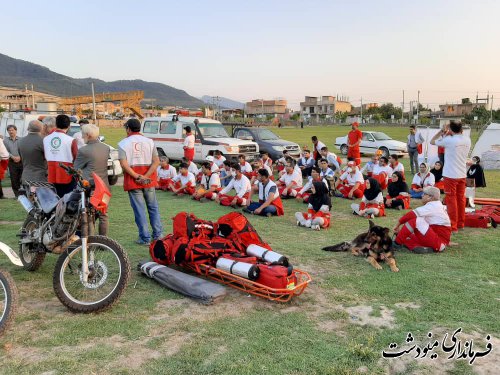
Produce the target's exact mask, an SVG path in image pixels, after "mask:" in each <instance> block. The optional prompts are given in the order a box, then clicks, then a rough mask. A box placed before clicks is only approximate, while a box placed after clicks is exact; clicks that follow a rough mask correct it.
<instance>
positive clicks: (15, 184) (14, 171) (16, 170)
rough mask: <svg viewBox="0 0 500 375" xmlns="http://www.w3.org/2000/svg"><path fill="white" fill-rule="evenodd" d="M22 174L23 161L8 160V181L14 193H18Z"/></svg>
mask: <svg viewBox="0 0 500 375" xmlns="http://www.w3.org/2000/svg"><path fill="white" fill-rule="evenodd" d="M22 174H23V163H21V162H19V163H16V162H14V161H12V160H9V175H10V183H11V186H12V190H13V191H14V195H15V196H16V198H17V196H18V195H19V189H20V188H21V175H22Z"/></svg>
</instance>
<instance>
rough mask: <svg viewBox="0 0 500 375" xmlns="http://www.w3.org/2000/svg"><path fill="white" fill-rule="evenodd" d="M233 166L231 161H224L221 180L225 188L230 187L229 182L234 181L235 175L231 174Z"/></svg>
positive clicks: (220, 175)
mask: <svg viewBox="0 0 500 375" xmlns="http://www.w3.org/2000/svg"><path fill="white" fill-rule="evenodd" d="M231 164H232V163H231V162H230V161H229V160H224V163H222V168H221V169H220V173H219V178H220V182H221V185H222V186H223V187H226V186H227V185H229V181H231V180H232V179H233V175H232V174H231Z"/></svg>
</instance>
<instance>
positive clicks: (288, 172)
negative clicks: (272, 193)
mask: <svg viewBox="0 0 500 375" xmlns="http://www.w3.org/2000/svg"><path fill="white" fill-rule="evenodd" d="M301 188H302V175H301V174H300V172H297V171H295V160H293V159H292V160H290V161H289V162H288V164H287V166H286V168H285V174H284V175H283V176H281V177H280V179H279V180H278V190H279V193H280V196H281V198H283V199H289V198H294V197H295V196H297V193H298V192H299V191H300V190H301Z"/></svg>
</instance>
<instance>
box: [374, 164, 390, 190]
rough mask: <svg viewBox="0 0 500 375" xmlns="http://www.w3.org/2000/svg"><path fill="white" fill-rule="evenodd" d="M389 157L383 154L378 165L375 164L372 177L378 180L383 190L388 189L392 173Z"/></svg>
mask: <svg viewBox="0 0 500 375" xmlns="http://www.w3.org/2000/svg"><path fill="white" fill-rule="evenodd" d="M388 164H389V159H387V158H386V157H385V156H381V157H380V158H379V160H378V165H374V166H373V173H372V177H373V178H374V179H375V180H377V181H378V183H379V184H380V188H381V189H382V190H385V189H387V184H388V183H389V178H390V177H391V175H392V168H391V167H390V166H389V165H388Z"/></svg>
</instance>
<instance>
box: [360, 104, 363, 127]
mask: <svg viewBox="0 0 500 375" xmlns="http://www.w3.org/2000/svg"><path fill="white" fill-rule="evenodd" d="M360 108H361V124H362V123H363V97H361V107H360Z"/></svg>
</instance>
